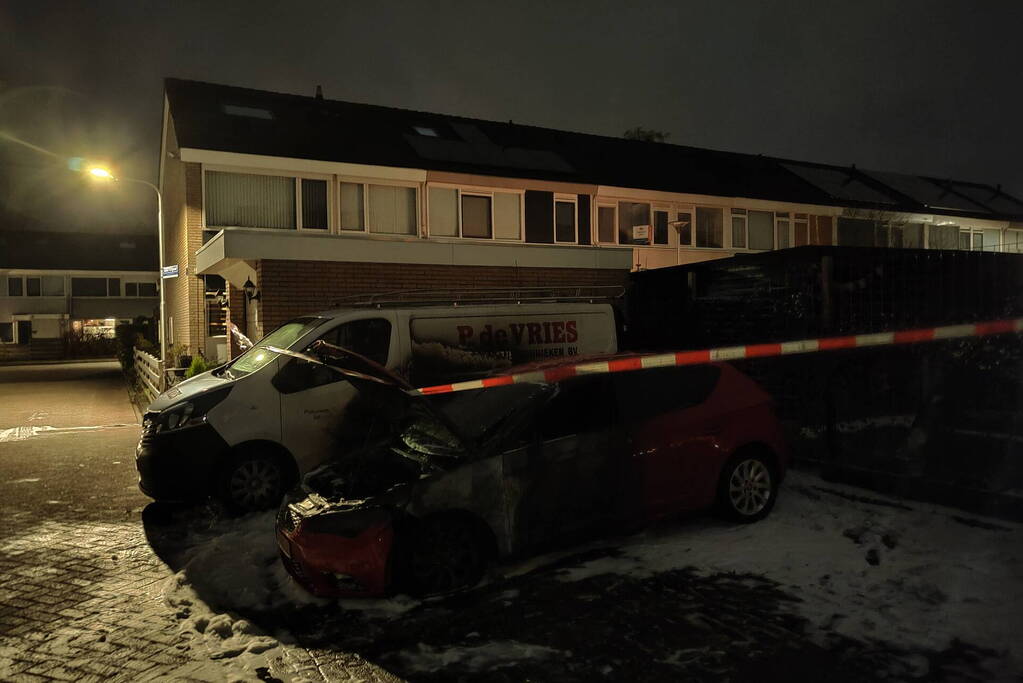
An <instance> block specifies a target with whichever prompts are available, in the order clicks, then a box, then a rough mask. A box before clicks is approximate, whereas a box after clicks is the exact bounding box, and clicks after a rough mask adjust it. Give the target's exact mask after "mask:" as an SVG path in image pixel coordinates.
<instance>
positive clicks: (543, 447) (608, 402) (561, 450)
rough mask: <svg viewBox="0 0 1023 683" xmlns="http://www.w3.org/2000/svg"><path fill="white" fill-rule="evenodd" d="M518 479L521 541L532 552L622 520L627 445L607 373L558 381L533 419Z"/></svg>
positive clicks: (518, 519) (518, 514)
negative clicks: (525, 460) (529, 444)
mask: <svg viewBox="0 0 1023 683" xmlns="http://www.w3.org/2000/svg"><path fill="white" fill-rule="evenodd" d="M535 425H536V436H535V441H534V443H533V445H532V447H531V448H530V449H529V450H528V456H526V455H525V454H521V455H519V459H521V458H522V457H528V465H527V467H526V469H527V470H528V471H527V472H526V473H525V474H524V475H520V476H519V477H518V478H517V479H518V486H519V487H520V490H521V495H520V497H519V501H518V505H517V515H516V518H517V523H516V527H517V530H518V534H517V535H518V536H519V537H520V538H521V540H522V542H523V544H524V545H527V546H532V547H535V546H537V545H541V544H543V543H545V542H547V541H550V540H553V539H555V538H563V537H566V536H573V535H576V534H582V533H586V532H589V531H592V530H594V529H595V528H598V527H600V526H601V525H602V524H606V523H608V522H611V521H613V520H614V519H615V518H618V517H620V516H622V506H623V500H624V494H625V493H626V491H625V489H626V487H623V485H622V473H623V471H624V466H623V462H622V460H623V456H624V450H625V449H624V448H623V441H622V435H621V432H620V430H619V429H618V428H617V421H616V419H615V410H614V399H613V396H612V395H611V390H610V381H609V378H608V377H607V376H596V377H583V378H577V379H572V380H566V381H564V382H561V383H560V384H559V386H558V390H557V391H556V392H555V394H554V396H553V397H552V398H551V399H550V400H549V401H547V402H546V403H544V404H543V405H542V406H541V407H540V408H539V411H538V414H537V415H536V420H535Z"/></svg>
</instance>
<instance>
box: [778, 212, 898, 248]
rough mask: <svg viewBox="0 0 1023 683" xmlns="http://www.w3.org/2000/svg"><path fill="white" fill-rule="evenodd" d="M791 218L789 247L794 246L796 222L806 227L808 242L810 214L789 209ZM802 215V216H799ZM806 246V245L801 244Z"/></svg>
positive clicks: (807, 241)
mask: <svg viewBox="0 0 1023 683" xmlns="http://www.w3.org/2000/svg"><path fill="white" fill-rule="evenodd" d="M789 215H790V216H791V218H790V219H789V247H795V246H797V245H796V223H802V224H803V225H804V226H805V227H806V244H807V245H808V244H810V216H811V214H810V213H809V212H807V211H791V212H789ZM799 216H802V218H799ZM889 241H890V238H889ZM803 246H806V245H803Z"/></svg>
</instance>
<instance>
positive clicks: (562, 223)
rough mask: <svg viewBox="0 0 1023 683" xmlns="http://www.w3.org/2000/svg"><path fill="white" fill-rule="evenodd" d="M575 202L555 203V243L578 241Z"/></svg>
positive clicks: (560, 200) (559, 201)
mask: <svg viewBox="0 0 1023 683" xmlns="http://www.w3.org/2000/svg"><path fill="white" fill-rule="evenodd" d="M575 219H576V216H575V202H574V201H566V200H563V199H558V200H555V202H554V241H555V242H572V243H574V242H575V241H576V234H575V224H576V220H575Z"/></svg>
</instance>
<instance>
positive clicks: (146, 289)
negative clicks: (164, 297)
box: [139, 282, 160, 297]
mask: <svg viewBox="0 0 1023 683" xmlns="http://www.w3.org/2000/svg"><path fill="white" fill-rule="evenodd" d="M159 293H160V290H159V289H158V288H157V286H156V283H155V282H140V283H139V296H148V297H155V296H158V295H159Z"/></svg>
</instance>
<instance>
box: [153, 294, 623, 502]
mask: <svg viewBox="0 0 1023 683" xmlns="http://www.w3.org/2000/svg"><path fill="white" fill-rule="evenodd" d="M320 339H323V340H325V341H327V342H330V343H331V344H334V345H337V346H342V347H345V348H347V349H350V350H352V351H355V352H357V353H360V354H362V355H363V356H366V357H367V358H370V359H372V360H374V361H376V362H378V363H380V364H381V365H383V366H385V367H387V368H388V369H390V370H392V371H394V372H396V373H397V374H399V375H401V376H403V377H405V378H407V379H408V380H409V382H410V383H411V384H412V385H413V386H430V385H432V384H438V383H442V382H450V381H455V380H460V379H466V378H469V377H479V376H481V375H483V374H486V373H487V372H489V371H491V370H494V369H499V368H502V367H508V366H511V365H513V364H519V363H522V362H527V361H530V360H536V359H541V358H547V357H552V356H572V355H589V354H596V353H614V352H615V351H617V347H618V340H617V335H616V322H615V311H614V309H613V308H612V306H611V305H610V304H608V303H588V302H581V303H575V302H571V301H562V302H556V303H521V304H519V303H496V304H469V305H461V304H457V303H450V304H447V305H433V304H425V305H420V306H410V305H408V304H407V303H403V304H396V305H394V306H393V307H391V306H386V305H377V306H375V307H359V306H353V307H349V308H343V309H339V310H335V311H330V312H326V313H320V314H315V315H309V316H303V317H300V318H296V319H294V320H291V321H290V322H287V323H285V324H284V325H282V326H281V327H279V328H277V329H276V330H274V331H273V332H271V333H270V334H268V335H266V336H265V337H264V338H263V339H262V340H260V341H259V342H258V343H256V344H255V345H254V346H253V347H252V348H250V349H249V350H248V351H246V352H245V353H243V354H242V355H240V356H239V357H238V358H236V359H234V360H233V361H231V362H230V363H228V364H227V365H224V366H222V367H220V368H217V369H215V370H213V371H211V372H206V373H203V374H201V375H198V376H196V377H193V378H191V379H189V380H185V381H184V382H181V383H180V384H178V385H176V386H174V387H173V388H171V389H169V390H168V391H165V392H164V393H162V394H161V395H160V396H159V397H157V399H156V400H155V401H153V403H152V404H151V405H150V406H149V408H148V409H147V411H146V414H145V417H144V419H143V429H142V438H141V440H140V441H139V445H138V449H137V451H136V465H137V467H138V471H139V487H140V488H141V489H142V491H143V492H144V493H145V494H146V495H148V496H150V497H151V498H155V499H157V500H195V499H201V498H204V497H207V496H210V495H213V496H217V497H220V498H221V499H223V500H224V501H225V502H227V503H228V504H230V505H231V506H233V507H235V508H239V509H259V508H264V507H267V506H270V505H273V504H275V503H277V502H278V500H279V499H280V497H281V495H282V494H283V493H284V491H286V490H287V488H288V487H289V486H290V485H291V484H292V483H293V482H294V481H296V480H297V477H298V476H299V475H301V474H304V473H305V472H306V471H308V470H310V469H312V468H313V467H315V466H316V465H318V464H320V463H321V462H323V461H324V460H326V459H328V458H329V457H330V456H331V455H333V454H335V452H336V444H335V442H334V441H333V436H334V433H335V432H336V430H337V426H338V425H339V423H340V422H341V415H342V414H343V412H344V410H345V407H346V405H347V404H348V403H349V402H350V401H351V400H352V398H353V397H354V396H355V395H356V392H355V390H354V389H353V388H352V386H351V385H350V384H349V383H348V382H347V381H345V379H344V377H343V376H342V375H339V374H338V373H335V372H333V371H332V370H330V369H328V368H326V367H324V366H322V365H318V364H314V363H310V362H307V361H303V360H301V359H298V358H294V357H288V356H283V355H280V354H277V353H274V352H272V351H270V350H269V349H268V347H277V348H281V349H290V350H294V351H305V350H306V349H308V347H309V346H310V345H311V344H312V343H313V342H315V341H317V340H320Z"/></svg>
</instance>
